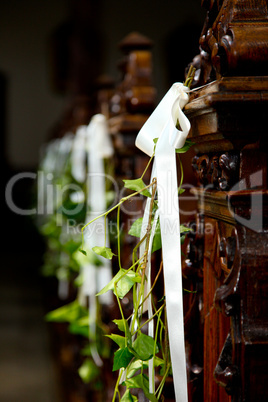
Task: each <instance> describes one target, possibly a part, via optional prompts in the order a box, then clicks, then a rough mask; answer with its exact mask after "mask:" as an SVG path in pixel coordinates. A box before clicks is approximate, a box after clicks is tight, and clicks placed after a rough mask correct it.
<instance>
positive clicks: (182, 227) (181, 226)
mask: <svg viewBox="0 0 268 402" xmlns="http://www.w3.org/2000/svg"><path fill="white" fill-rule="evenodd" d="M191 230H192V229H191V228H188V227H187V226H184V225H180V232H181V233H185V232H190V231H191Z"/></svg>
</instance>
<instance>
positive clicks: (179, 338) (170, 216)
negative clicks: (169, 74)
mask: <svg viewBox="0 0 268 402" xmlns="http://www.w3.org/2000/svg"><path fill="white" fill-rule="evenodd" d="M187 92H189V88H188V87H185V86H184V85H183V84H182V83H175V84H173V85H172V87H171V88H170V89H169V91H168V92H167V94H166V95H165V96H164V98H163V99H162V100H161V101H160V103H159V104H158V106H157V107H156V109H155V110H154V111H153V113H152V114H151V116H150V117H149V119H148V120H147V121H146V122H145V124H144V125H143V127H142V128H141V130H140V131H139V133H138V135H137V138H136V143H135V145H136V146H137V147H138V148H139V149H140V150H141V151H143V152H144V153H146V154H147V155H149V156H152V155H153V153H154V152H155V156H154V163H153V167H152V174H151V181H152V178H154V177H156V179H157V193H158V213H159V219H160V230H161V240H162V256H163V269H164V283H165V297H166V310H167V322H168V333H169V344H170V355H171V362H172V371H173V382H174V390H175V397H176V401H177V402H187V400H188V396H187V373H186V358H185V345H184V320H183V291H182V271H181V249H180V216H179V202H178V182H177V166H176V153H175V149H176V148H182V147H183V146H184V143H185V140H186V138H187V135H188V133H189V130H190V122H189V120H188V119H187V117H186V116H185V114H184V113H183V111H182V109H183V108H184V106H185V105H186V103H187V102H188V100H189V97H188V94H187ZM177 122H179V126H180V128H181V129H177V128H176V125H177ZM156 138H157V139H158V140H157V142H156V145H155V141H154V139H156ZM149 203H150V199H148V200H147V204H146V207H145V213H144V218H143V224H142V230H141V238H142V236H143V234H144V233H145V230H146V227H147V225H148V219H149ZM152 235H153V234H152ZM142 247H144V245H142V246H141V248H142ZM143 251H144V250H143V249H141V250H140V254H142V253H143ZM148 260H149V256H148ZM149 271H150V267H149ZM146 275H147V278H148V290H149V289H150V286H151V285H150V283H151V279H150V272H148V270H147V273H146ZM148 314H149V318H150V316H152V311H151V308H150V307H148ZM150 325H151V327H149V329H148V333H149V335H150V334H151V333H152V330H153V320H151V322H150ZM152 369H153V368H152V365H151V366H150V365H149V379H151V378H152V376H151V373H150V371H151V370H152ZM149 387H150V392H152V391H153V388H154V385H153V384H152V383H151V384H149Z"/></svg>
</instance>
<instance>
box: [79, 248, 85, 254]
mask: <svg viewBox="0 0 268 402" xmlns="http://www.w3.org/2000/svg"><path fill="white" fill-rule="evenodd" d="M79 251H80V253H82V254H84V255H87V252H86V251H85V250H82V248H80V249H79Z"/></svg>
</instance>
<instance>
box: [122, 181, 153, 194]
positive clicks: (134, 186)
mask: <svg viewBox="0 0 268 402" xmlns="http://www.w3.org/2000/svg"><path fill="white" fill-rule="evenodd" d="M123 182H124V183H125V184H124V187H126V188H128V189H130V190H134V191H141V190H142V189H143V188H144V187H146V184H145V183H144V181H143V180H142V179H141V178H139V179H134V180H123ZM141 194H142V195H145V196H146V197H151V193H150V192H149V191H148V190H147V189H145V190H143V191H141Z"/></svg>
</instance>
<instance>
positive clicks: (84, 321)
mask: <svg viewBox="0 0 268 402" xmlns="http://www.w3.org/2000/svg"><path fill="white" fill-rule="evenodd" d="M68 330H69V332H70V333H71V334H75V335H82V336H85V337H86V338H88V337H89V326H88V316H85V317H82V318H80V319H79V320H77V321H74V322H72V323H71V324H70V325H69V328H68Z"/></svg>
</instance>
